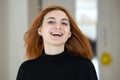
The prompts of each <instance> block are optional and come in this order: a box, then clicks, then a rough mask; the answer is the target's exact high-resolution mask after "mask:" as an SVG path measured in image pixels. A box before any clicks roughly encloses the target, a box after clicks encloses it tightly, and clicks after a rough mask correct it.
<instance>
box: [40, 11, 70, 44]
mask: <svg viewBox="0 0 120 80" xmlns="http://www.w3.org/2000/svg"><path fill="white" fill-rule="evenodd" d="M38 33H39V35H41V36H42V38H43V41H44V44H46V43H47V44H48V43H49V44H51V45H65V43H66V41H67V40H68V38H70V36H71V32H70V22H69V19H68V17H67V15H66V14H65V13H64V12H63V11H61V10H53V11H50V12H48V13H47V14H46V15H45V16H44V19H43V23H42V25H41V26H40V28H39V29H38Z"/></svg>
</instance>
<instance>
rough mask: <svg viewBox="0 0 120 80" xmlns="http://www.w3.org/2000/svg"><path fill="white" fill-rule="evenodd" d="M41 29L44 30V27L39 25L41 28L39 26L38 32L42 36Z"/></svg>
mask: <svg viewBox="0 0 120 80" xmlns="http://www.w3.org/2000/svg"><path fill="white" fill-rule="evenodd" d="M41 30H42V27H39V28H38V34H39V35H40V36H41V35H42V32H41Z"/></svg>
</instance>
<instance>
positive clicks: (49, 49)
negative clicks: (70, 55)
mask: <svg viewBox="0 0 120 80" xmlns="http://www.w3.org/2000/svg"><path fill="white" fill-rule="evenodd" d="M44 50H45V53H46V54H47V55H57V54H60V53H62V52H63V51H64V45H61V46H60V45H59V46H57V45H52V46H51V45H44Z"/></svg>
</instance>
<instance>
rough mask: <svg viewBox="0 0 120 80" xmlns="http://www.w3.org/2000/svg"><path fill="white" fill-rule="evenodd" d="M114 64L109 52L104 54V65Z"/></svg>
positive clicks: (102, 59) (102, 58) (102, 61)
mask: <svg viewBox="0 0 120 80" xmlns="http://www.w3.org/2000/svg"><path fill="white" fill-rule="evenodd" d="M111 62H112V59H111V56H110V54H109V53H108V52H103V53H102V56H101V63H102V65H109V64H110V63H111Z"/></svg>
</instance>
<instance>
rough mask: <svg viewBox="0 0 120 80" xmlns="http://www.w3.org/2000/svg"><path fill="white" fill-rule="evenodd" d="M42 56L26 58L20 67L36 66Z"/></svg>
mask: <svg viewBox="0 0 120 80" xmlns="http://www.w3.org/2000/svg"><path fill="white" fill-rule="evenodd" d="M39 60H40V58H36V59H32V60H26V61H24V62H22V63H21V65H20V68H21V69H23V68H24V69H25V68H31V67H34V66H35V65H36V64H37V63H39Z"/></svg>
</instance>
